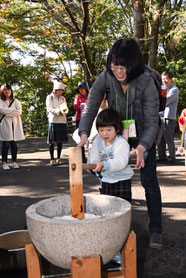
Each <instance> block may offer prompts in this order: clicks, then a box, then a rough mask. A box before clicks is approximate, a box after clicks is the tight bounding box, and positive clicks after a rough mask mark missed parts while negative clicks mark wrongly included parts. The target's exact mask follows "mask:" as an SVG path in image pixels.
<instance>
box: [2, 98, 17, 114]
mask: <svg viewBox="0 0 186 278" xmlns="http://www.w3.org/2000/svg"><path fill="white" fill-rule="evenodd" d="M15 110H16V108H15V107H13V106H10V107H7V106H4V105H3V100H0V114H2V115H9V114H10V113H12V112H13V111H15Z"/></svg>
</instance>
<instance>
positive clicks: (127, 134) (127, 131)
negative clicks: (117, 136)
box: [116, 86, 136, 140]
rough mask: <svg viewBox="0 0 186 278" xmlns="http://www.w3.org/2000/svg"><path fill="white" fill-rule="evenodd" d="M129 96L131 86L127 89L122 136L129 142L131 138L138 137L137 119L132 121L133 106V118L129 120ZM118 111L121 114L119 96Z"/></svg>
mask: <svg viewBox="0 0 186 278" xmlns="http://www.w3.org/2000/svg"><path fill="white" fill-rule="evenodd" d="M128 95H129V86H128V88H127V104H126V120H123V121H122V124H123V134H122V136H123V137H124V138H125V139H126V140H128V139H129V138H135V137H136V124H135V119H132V117H133V115H132V112H133V111H132V110H133V109H132V108H133V105H132V104H131V118H130V119H128ZM116 110H117V112H119V113H120V108H119V105H118V96H117V94H116Z"/></svg>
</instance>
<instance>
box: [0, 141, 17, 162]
mask: <svg viewBox="0 0 186 278" xmlns="http://www.w3.org/2000/svg"><path fill="white" fill-rule="evenodd" d="M9 145H10V146H11V155H12V162H16V160H17V143H16V142H15V141H3V142H2V162H7V157H8V149H9Z"/></svg>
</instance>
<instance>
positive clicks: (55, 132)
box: [47, 123, 68, 143]
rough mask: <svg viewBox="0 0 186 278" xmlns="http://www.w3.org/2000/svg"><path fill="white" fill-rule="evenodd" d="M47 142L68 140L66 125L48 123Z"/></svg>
mask: <svg viewBox="0 0 186 278" xmlns="http://www.w3.org/2000/svg"><path fill="white" fill-rule="evenodd" d="M47 142H48V143H53V142H57V143H59V142H68V133H67V125H66V124H62V123H49V125H48V138H47Z"/></svg>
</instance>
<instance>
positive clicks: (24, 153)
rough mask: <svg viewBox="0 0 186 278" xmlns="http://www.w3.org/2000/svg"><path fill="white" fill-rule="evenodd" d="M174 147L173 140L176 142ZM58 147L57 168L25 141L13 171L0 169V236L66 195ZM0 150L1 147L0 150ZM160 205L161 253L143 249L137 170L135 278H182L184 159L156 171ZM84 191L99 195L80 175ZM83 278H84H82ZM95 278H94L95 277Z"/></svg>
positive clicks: (185, 271)
mask: <svg viewBox="0 0 186 278" xmlns="http://www.w3.org/2000/svg"><path fill="white" fill-rule="evenodd" d="M176 143H178V141H177V140H176ZM73 145H74V146H75V144H74V143H73V142H72V140H70V142H69V143H68V144H65V145H64V149H63V152H62V154H63V165H61V166H55V167H51V166H50V165H49V154H48V148H47V144H46V138H27V139H26V140H25V141H24V142H21V143H20V144H19V155H18V161H19V164H20V166H21V167H20V169H19V170H13V169H11V170H10V171H3V170H2V168H1V169H0V219H1V224H0V233H4V232H7V231H12V230H20V229H23V228H24V227H25V226H26V221H25V210H26V208H27V207H28V206H29V205H31V204H32V203H34V202H36V201H39V200H41V199H44V198H49V197H52V196H57V195H59V194H63V193H69V178H68V177H69V173H68V147H69V146H73ZM0 147H1V146H0ZM157 170H158V177H159V183H160V186H161V192H162V202H163V230H164V232H163V239H164V246H163V248H162V250H161V251H157V250H152V249H150V248H149V247H148V243H149V234H148V229H147V226H148V216H147V211H146V203H145V196H144V190H143V188H142V186H141V185H140V178H139V170H135V175H134V179H133V186H132V192H133V202H132V228H133V229H134V231H135V233H136V235H137V259H138V278H157V277H158V278H185V277H186V264H185V262H186V176H184V172H186V168H185V166H184V158H183V157H181V156H178V157H177V163H176V164H175V165H173V166H163V165H161V166H158V168H157ZM83 183H84V192H92V193H95V194H99V181H98V180H97V178H95V177H94V176H91V175H89V174H88V173H87V172H84V175H83ZM15 275H16V273H8V272H6V273H3V272H0V277H2V278H4V277H6V278H8V277H12V278H13V277H14V278H15V277H19V278H25V277H26V273H25V272H19V273H17V276H15ZM87 278H88V277H87ZM95 278H96V277H95Z"/></svg>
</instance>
